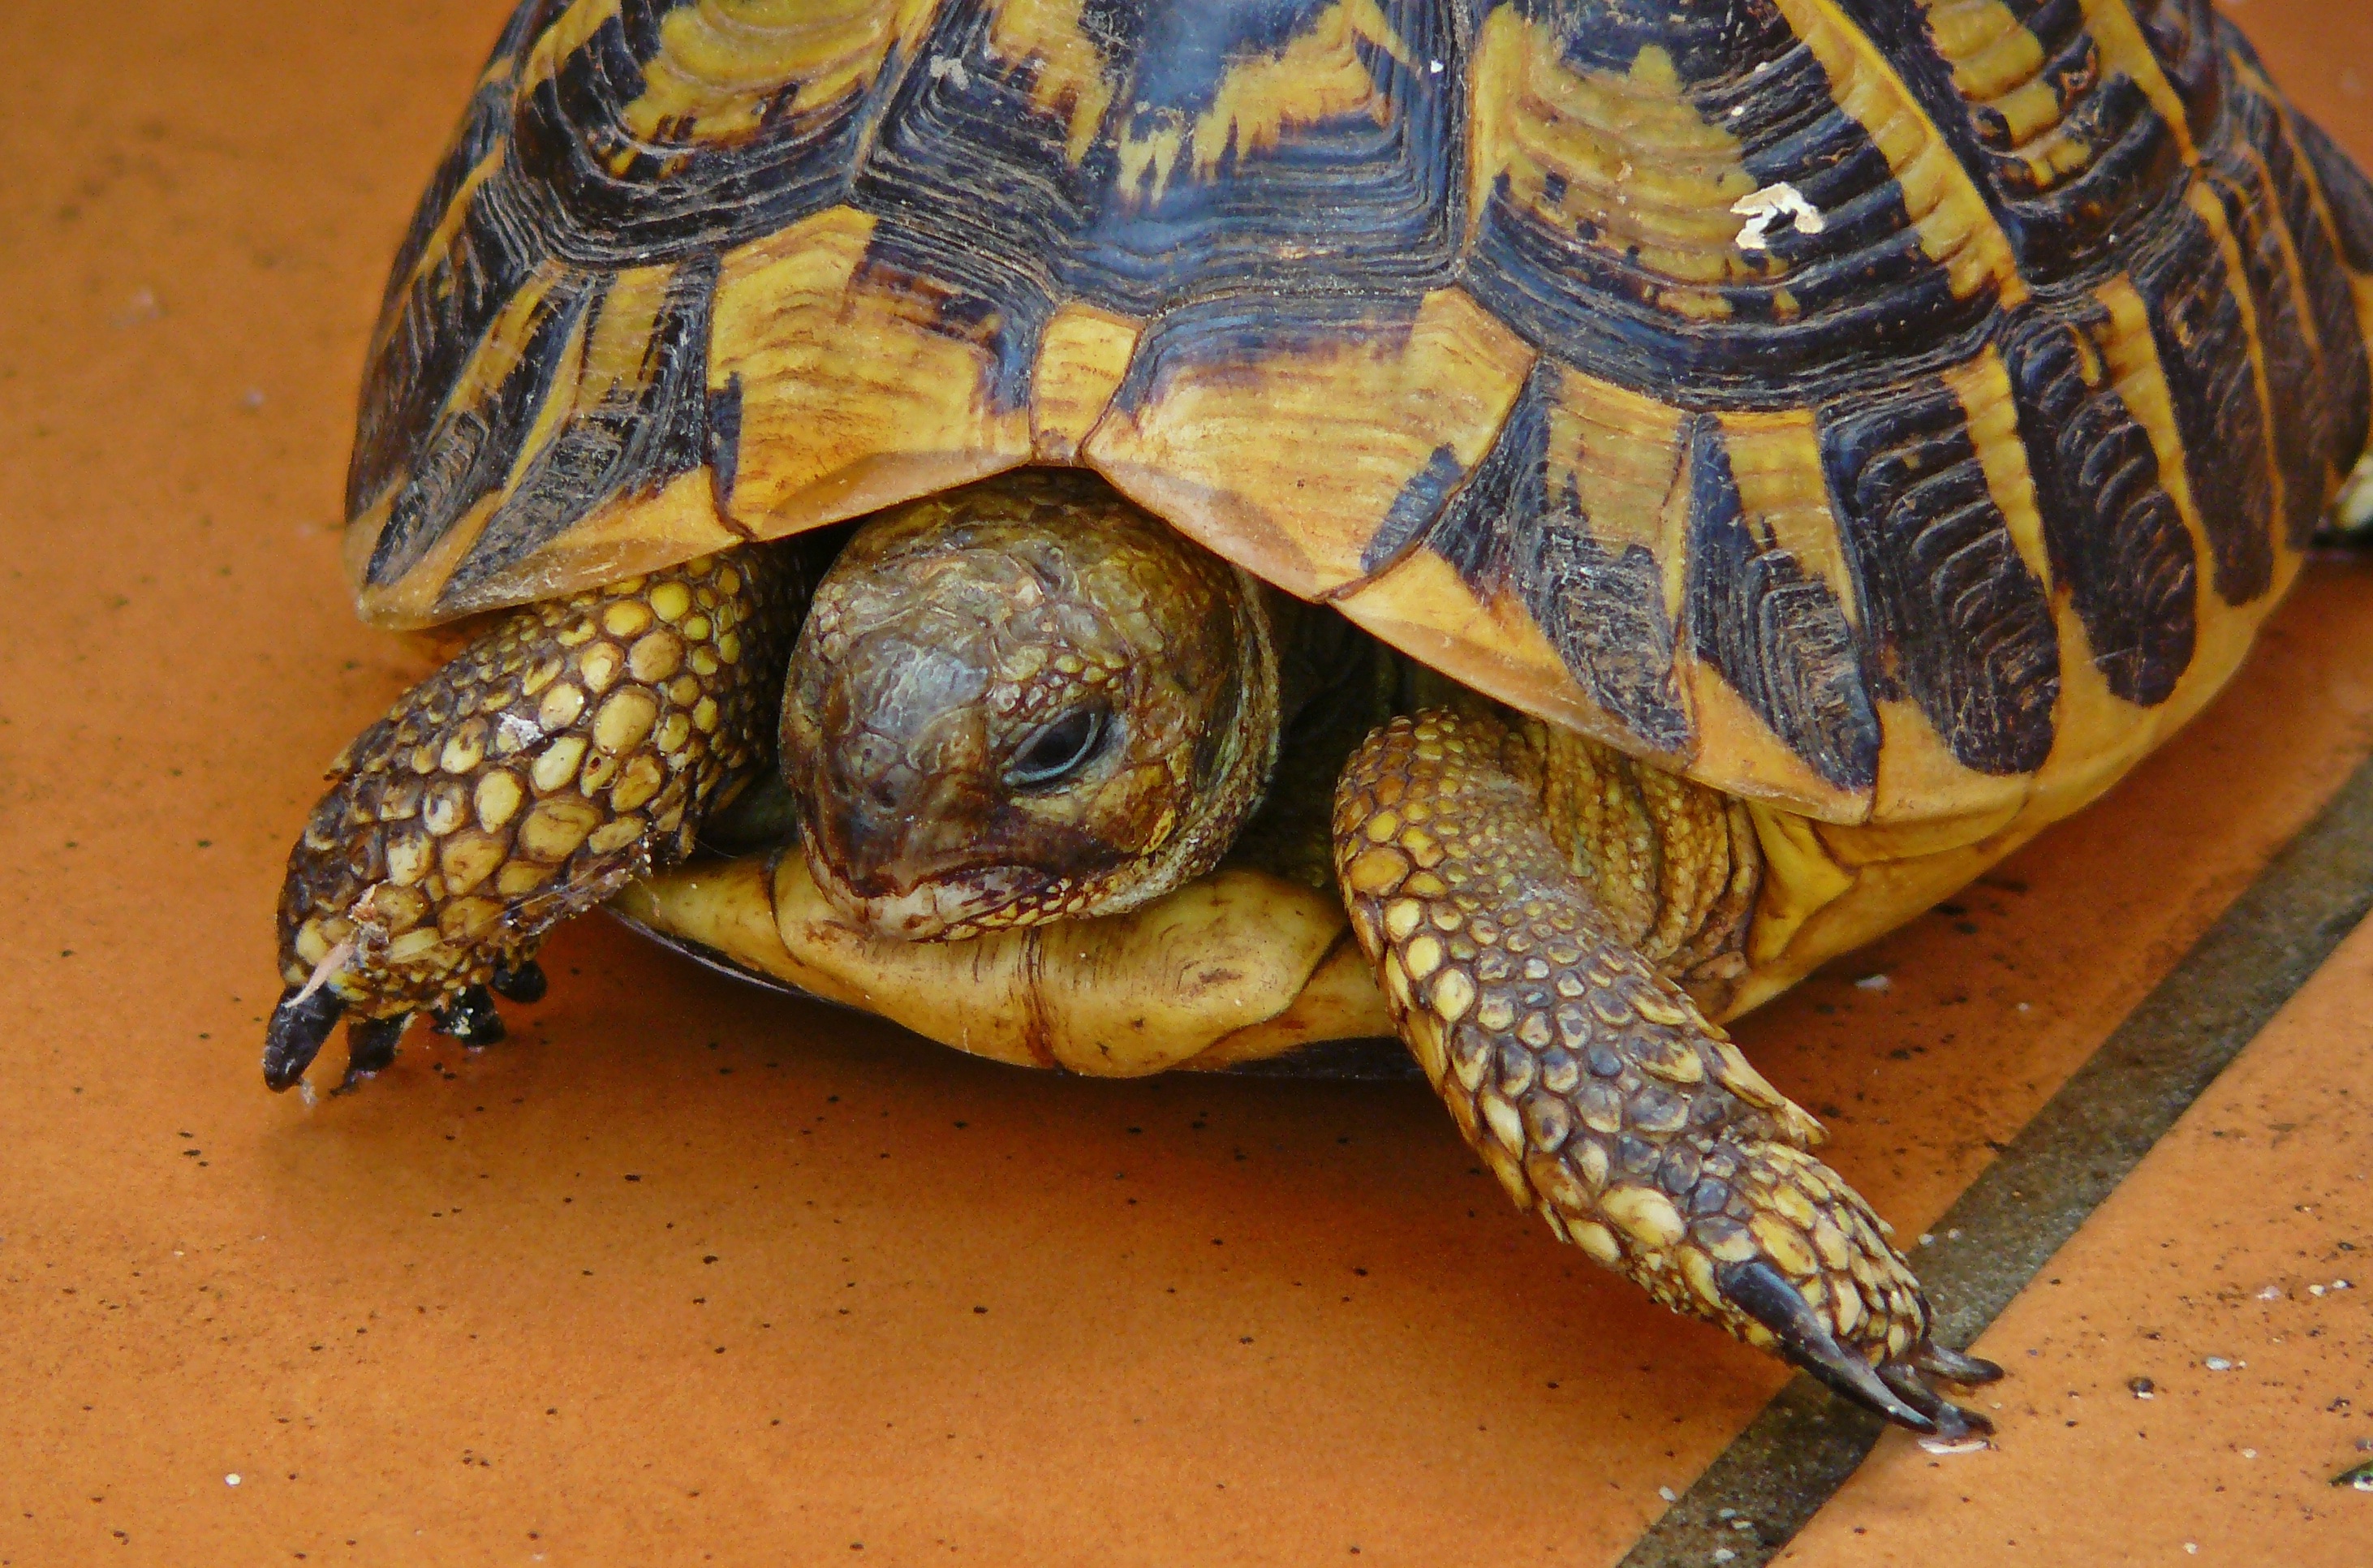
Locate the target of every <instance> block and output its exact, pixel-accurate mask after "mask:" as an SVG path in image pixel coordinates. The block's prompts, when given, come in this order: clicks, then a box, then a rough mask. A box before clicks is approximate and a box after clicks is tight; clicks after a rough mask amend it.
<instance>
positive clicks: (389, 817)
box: [264, 547, 806, 1089]
mask: <svg viewBox="0 0 2373 1568" xmlns="http://www.w3.org/2000/svg"><path fill="white" fill-rule="evenodd" d="M804 576H805V574H804V572H803V569H802V568H801V563H800V562H799V560H798V558H797V557H796V556H795V555H794V554H793V553H792V552H791V551H790V550H788V549H786V548H782V547H762V548H752V549H747V550H742V551H737V552H734V553H733V554H731V555H729V556H707V557H703V558H702V559H699V560H696V561H691V562H687V563H685V564H684V565H683V566H680V567H674V568H670V569H668V570H666V571H662V572H655V573H652V574H650V575H649V576H648V577H639V578H632V579H626V580H625V581H621V582H616V583H612V584H610V585H608V586H606V587H604V588H602V589H599V590H595V591H590V592H585V593H579V594H575V595H572V596H570V597H568V598H567V599H559V600H553V601H549V602H546V603H539V604H532V605H530V606H528V607H526V608H524V609H521V610H520V611H517V612H515V613H514V614H510V615H509V616H507V617H505V618H504V619H503V620H502V621H501V622H500V623H499V624H497V626H494V627H493V629H491V630H489V631H487V632H485V634H484V635H482V636H481V637H479V638H477V640H475V641H474V642H472V643H471V644H470V645H469V646H468V647H467V648H465V649H462V652H461V653H460V654H458V655H457V656H456V657H455V658H454V659H453V660H452V661H450V662H449V663H447V664H446V665H445V666H444V667H443V668H441V669H439V670H438V671H437V672H436V673H434V674H432V675H430V676H429V677H428V678H427V680H425V681H423V682H421V683H420V684H419V685H416V686H415V687H413V688H412V690H410V691H408V692H406V693H405V694H404V695H403V697H402V698H401V699H400V700H399V701H398V702H397V703H396V705H395V706H394V708H392V709H390V710H389V712H388V715H387V717H386V718H384V719H382V720H380V721H379V722H378V723H376V724H374V725H372V726H371V727H370V728H369V729H368V730H366V731H363V733H362V734H361V735H360V736H358V737H357V739H356V740H355V742H354V743H353V744H352V745H350V746H348V747H347V748H346V750H345V753H344V754H342V755H340V756H339V758H338V759H337V761H336V762H334V763H333V764H332V765H331V768H330V775H329V779H330V788H329V791H328V792H327V793H326V794H324V795H323V796H322V797H321V802H320V804H318V805H316V806H315V807H314V808H313V813H312V815H311V817H310V819H309V820H308V821H307V823H306V825H305V832H304V835H303V837H300V838H299V839H298V843H297V846H296V848H294V849H293V850H292V851H291V852H290V854H289V857H288V875H287V881H286V883H285V884H284V885H283V887H282V890H281V895H280V972H281V978H282V979H283V980H284V981H286V984H287V986H288V990H287V992H286V994H285V995H284V996H283V998H282V1000H281V1004H280V1006H279V1008H278V1009H277V1010H276V1011H275V1013H274V1014H273V1019H272V1024H271V1026H270V1029H269V1031H268V1034H267V1036H266V1044H265V1047H264V1079H265V1082H268V1083H270V1084H271V1086H272V1087H273V1088H275V1089H285V1088H287V1087H288V1086H289V1085H291V1084H293V1083H295V1082H297V1081H298V1079H299V1078H301V1077H302V1076H303V1075H304V1071H305V1069H306V1067H307V1066H308V1065H309V1064H310V1062H311V1060H312V1059H313V1056H314V1054H315V1052H317V1051H318V1050H319V1049H320V1048H321V1042H322V1041H323V1039H324V1038H325V1037H326V1036H328V1034H329V1031H330V1029H331V1027H332V1026H333V1024H335V1023H336V1021H337V1019H338V1017H339V1016H340V1015H341V1014H342V1013H343V1014H344V1015H345V1016H347V1017H348V1018H350V1019H352V1020H353V1024H352V1028H353V1031H354V1033H353V1035H352V1036H351V1038H350V1051H349V1056H350V1060H351V1065H350V1068H349V1082H351V1079H352V1076H353V1075H354V1074H355V1073H357V1072H368V1071H372V1070H374V1069H375V1068H377V1067H379V1066H383V1065H384V1064H385V1062H386V1060H387V1059H389V1058H390V1057H392V1054H393V1050H394V1046H395V1038H396V1036H398V1035H400V1034H401V1033H402V1031H403V1024H404V1023H405V1022H406V1021H407V1020H408V1019H409V1018H410V1017H411V1016H412V1015H413V1014H414V1013H417V1012H427V1013H431V1014H433V1015H435V1016H436V1017H437V1019H438V1024H439V1026H440V1027H441V1028H444V1029H445V1030H446V1031H447V1032H448V1033H451V1034H456V1035H459V1036H462V1038H464V1039H467V1040H471V1041H473V1042H477V1043H483V1042H484V1041H485V1040H488V1039H493V1038H497V1037H499V1036H500V1033H501V1023H500V1021H499V1019H498V1018H497V1016H496V1014H495V1012H494V1009H493V1005H492V1003H491V1002H490V1001H489V1000H488V999H487V996H486V992H485V987H487V986H488V985H490V984H491V985H493V986H494V987H495V988H496V989H497V990H499V991H502V992H503V993H504V994H507V995H510V996H514V997H517V998H518V999H520V1000H534V996H535V995H536V994H538V993H540V992H541V990H542V977H541V976H539V975H538V974H537V973H536V972H535V969H534V966H533V962H532V960H533V955H534V953H535V950H536V947H537V945H538V944H539V943H540V942H542V940H543V938H544V932H545V931H546V930H548V929H549V928H550V927H552V926H553V925H555V923H557V922H559V921H561V920H564V919H567V918H569V917H570V916H572V915H576V914H579V913H581V912H583V911H584V910H586V909H589V908H590V907H593V906H594V905H595V904H598V903H600V902H601V901H602V899H604V898H606V897H608V896H609V895H611V894H612V893H613V892H614V891H616V890H617V888H618V887H619V886H620V885H621V884H623V883H625V881H626V880H627V879H628V878H629V877H632V876H635V875H637V873H639V872H643V871H644V870H647V869H649V868H650V867H652V866H658V865H665V864H667V863H669V862H671V861H673V860H680V859H681V858H683V856H684V854H686V853H687V852H689V850H690V849H691V848H692V843H693V839H694V837H695V835H696V833H697V831H698V828H699V825H700V819H701V816H702V813H704V812H705V811H706V810H707V808H708V807H709V806H710V805H712V804H714V803H716V802H718V801H719V798H720V791H725V790H728V789H729V788H731V787H735V786H738V785H739V784H740V783H741V782H742V780H744V779H746V778H748V777H749V776H750V775H751V774H752V773H753V772H754V770H755V769H757V768H758V767H760V766H763V765H765V764H766V762H767V760H768V759H769V758H770V756H771V755H772V751H773V745H772V740H773V733H774V727H775V707H774V704H775V700H776V695H777V692H778V691H779V690H780V680H781V674H782V670H783V666H784V664H785V662H786V661H788V660H789V653H790V645H791V639H792V638H793V637H794V636H795V635H796V634H797V632H798V630H799V619H800V614H801V610H802V609H803V607H804V605H805V603H806V588H805V580H804ZM309 988H310V991H309Z"/></svg>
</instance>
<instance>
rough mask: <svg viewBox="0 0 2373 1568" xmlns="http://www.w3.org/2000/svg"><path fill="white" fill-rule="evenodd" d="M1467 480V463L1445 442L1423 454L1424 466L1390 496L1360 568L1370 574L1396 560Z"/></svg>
mask: <svg viewBox="0 0 2373 1568" xmlns="http://www.w3.org/2000/svg"><path fill="white" fill-rule="evenodd" d="M1466 481H1467V465H1466V464H1465V463H1463V462H1459V461H1458V454H1457V453H1456V452H1455V451H1452V450H1451V449H1450V447H1448V446H1447V445H1444V446H1438V447H1436V448H1434V449H1433V451H1432V452H1430V453H1428V454H1427V455H1426V460H1425V466H1424V467H1423V468H1420V469H1419V470H1418V471H1417V472H1416V473H1415V474H1410V475H1409V482H1408V483H1407V484H1405V485H1403V486H1401V487H1400V492H1399V494H1397V495H1396V496H1395V497H1393V504H1392V506H1391V507H1390V509H1387V510H1386V511H1385V520H1384V521H1383V522H1382V523H1381V524H1379V525H1378V526H1377V529H1376V532H1375V534H1374V537H1373V538H1371V539H1370V540H1369V541H1368V543H1367V544H1366V546H1365V547H1364V548H1363V549H1362V551H1361V552H1360V568H1361V569H1362V571H1365V572H1369V573H1372V574H1373V573H1375V572H1380V571H1382V570H1384V569H1385V568H1386V567H1388V566H1390V565H1391V564H1392V563H1393V562H1395V561H1397V560H1398V559H1399V558H1400V556H1401V553H1402V552H1403V551H1404V550H1406V549H1407V548H1408V547H1409V545H1410V544H1412V543H1414V542H1415V541H1416V540H1417V538H1418V536H1419V535H1420V534H1421V533H1423V532H1425V529H1426V525H1427V524H1428V523H1430V522H1432V521H1433V520H1434V519H1435V518H1436V517H1438V516H1440V515H1441V513H1442V509H1443V507H1444V505H1445V504H1446V503H1447V502H1448V501H1449V499H1450V497H1451V496H1452V495H1453V494H1454V493H1455V491H1456V490H1457V489H1458V487H1459V486H1461V485H1463V484H1465V483H1466Z"/></svg>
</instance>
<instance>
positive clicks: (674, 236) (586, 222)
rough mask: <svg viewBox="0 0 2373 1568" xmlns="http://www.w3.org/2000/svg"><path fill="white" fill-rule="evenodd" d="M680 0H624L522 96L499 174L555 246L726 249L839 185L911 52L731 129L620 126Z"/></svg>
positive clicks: (627, 254) (640, 256)
mask: <svg viewBox="0 0 2373 1568" xmlns="http://www.w3.org/2000/svg"><path fill="white" fill-rule="evenodd" d="M684 3H687V0H625V3H624V4H622V6H621V7H620V13H619V15H617V16H615V17H613V18H609V19H608V20H605V21H603V22H602V24H601V25H600V26H599V27H597V28H596V29H594V31H593V33H592V35H591V36H590V38H588V39H587V41H585V42H584V44H583V45H582V46H580V47H579V49H578V50H576V51H575V52H574V53H571V54H570V55H569V56H568V57H567V59H566V60H564V61H562V62H561V64H560V66H559V69H558V71H557V72H556V73H555V76H553V78H552V79H551V80H549V81H546V82H544V83H543V84H542V85H541V86H540V87H539V88H537V89H536V91H535V92H533V93H532V94H531V95H530V96H529V98H528V99H527V100H526V102H524V103H523V104H521V105H520V110H519V123H518V129H517V141H516V145H515V146H514V148H513V151H512V156H511V159H510V167H509V169H507V170H506V171H505V177H506V178H508V179H516V180H517V181H520V184H521V185H522V186H523V187H524V193H525V199H526V203H527V205H532V207H533V208H534V209H535V210H536V212H537V214H538V216H539V218H540V219H541V225H542V228H544V233H545V236H546V238H547V240H548V242H549V243H550V245H551V248H552V251H553V252H554V253H555V254H556V255H558V256H560V257H562V258H563V259H565V260H568V261H571V262H575V263H579V264H582V265H586V266H603V267H625V266H641V265H649V264H652V263H661V262H669V261H674V260H678V259H680V258H682V257H684V256H687V255H690V254H692V253H694V252H700V251H714V250H723V249H725V248H728V247H730V246H733V245H737V244H740V243H741V242H742V241H743V240H751V239H754V238H756V237H757V236H759V235H762V234H769V233H773V232H774V231H776V230H777V229H780V228H787V227H789V225H791V224H793V223H796V222H798V221H799V220H800V219H801V218H803V217H806V216H810V215H811V214H813V213H816V212H819V211H821V210H823V209H824V208H825V207H827V206H830V205H833V204H834V203H836V202H837V201H838V200H840V199H841V197H842V195H843V194H844V193H846V192H847V190H848V181H849V176H850V172H851V170H852V168H853V166H854V164H855V161H856V158H857V156H858V153H859V150H860V149H861V147H862V146H863V145H864V142H865V138H866V132H867V128H868V127H869V126H870V125H871V123H872V121H873V119H874V117H875V116H876V115H878V114H879V112H880V111H881V107H882V105H883V103H884V102H885V101H886V100H887V99H888V98H889V96H890V94H891V93H892V92H894V90H895V89H896V88H897V87H898V85H899V83H900V81H901V80H902V79H903V77H904V76H905V74H906V70H907V68H908V67H909V66H910V65H911V64H912V63H913V62H912V61H911V60H908V59H906V58H903V57H902V56H901V55H900V54H899V53H898V52H897V51H896V50H895V49H893V51H892V52H891V54H890V56H889V58H887V59H886V60H885V61H884V62H883V68H882V69H881V71H880V72H879V73H878V74H877V76H875V78H874V79H873V80H872V81H871V82H869V83H867V84H865V85H864V86H863V87H862V88H859V90H857V91H855V92H853V93H850V94H848V95H847V96H845V97H843V98H842V99H837V100H836V101H835V102H832V103H830V104H826V105H823V106H820V107H817V108H813V109H811V110H809V111H805V112H795V111H793V109H792V107H791V104H792V99H793V97H794V96H795V95H793V94H789V93H786V94H783V95H781V98H780V100H779V103H778V105H777V106H776V107H774V108H772V109H771V110H770V111H769V112H768V114H767V116H766V119H765V121H764V122H763V123H762V124H761V125H760V126H759V128H758V129H757V131H756V132H755V133H754V134H753V135H748V136H746V137H742V138H739V139H736V140H733V141H731V142H687V143H683V144H670V143H661V144H658V145H652V144H649V143H645V142H642V141H638V140H637V139H635V138H634V137H632V136H630V135H627V134H626V132H625V127H624V125H623V123H622V118H621V116H622V111H624V109H625V105H626V104H628V103H629V102H631V101H633V100H634V99H636V98H637V97H638V96H640V94H641V93H642V91H643V88H644V77H643V67H644V65H645V64H646V63H647V62H648V61H649V58H650V57H651V55H652V54H653V53H655V52H656V51H657V49H658V46H659V42H660V22H661V20H662V19H663V17H664V13H665V12H667V11H670V10H673V9H676V8H677V6H679V5H681V4H684Z"/></svg>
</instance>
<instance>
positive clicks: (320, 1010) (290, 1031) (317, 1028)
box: [263, 986, 346, 1094]
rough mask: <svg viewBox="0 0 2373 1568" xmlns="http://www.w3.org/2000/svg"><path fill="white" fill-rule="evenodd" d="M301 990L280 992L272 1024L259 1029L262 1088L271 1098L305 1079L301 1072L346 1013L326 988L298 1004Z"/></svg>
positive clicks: (291, 988)
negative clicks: (265, 1089)
mask: <svg viewBox="0 0 2373 1568" xmlns="http://www.w3.org/2000/svg"><path fill="white" fill-rule="evenodd" d="M301 989H302V988H301V987H298V986H291V987H289V988H288V989H286V991H284V992H282V993H281V996H280V1005H279V1006H277V1007H275V1008H274V1009H273V1010H272V1022H271V1023H269V1024H265V1025H264V1026H263V1084H264V1087H265V1088H267V1089H270V1090H271V1091H272V1092H273V1093H274V1094H279V1093H281V1092H282V1091H284V1090H286V1089H287V1088H289V1087H291V1086H292V1085H294V1084H295V1083H296V1082H297V1081H298V1080H299V1079H301V1078H303V1077H304V1076H305V1070H306V1069H307V1068H309V1067H310V1066H312V1065H313V1059H314V1058H315V1057H317V1056H319V1055H321V1042H322V1041H324V1040H326V1039H328V1038H329V1037H330V1031H331V1030H332V1029H333V1028H335V1027H337V1023H338V1015H339V1014H340V1013H342V1012H345V1010H346V1004H345V1002H344V1001H342V1000H339V997H338V993H337V992H335V991H333V990H332V989H330V988H329V987H327V986H319V987H316V988H315V989H314V991H313V994H312V995H311V996H309V997H306V998H305V999H304V1000H301V1001H300V1000H298V992H299V991H300V990H301Z"/></svg>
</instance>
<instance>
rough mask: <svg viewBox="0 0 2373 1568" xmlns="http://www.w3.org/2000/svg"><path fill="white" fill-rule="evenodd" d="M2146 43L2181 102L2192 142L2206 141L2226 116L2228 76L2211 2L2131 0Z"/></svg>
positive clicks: (2204, 0)
mask: <svg viewBox="0 0 2373 1568" xmlns="http://www.w3.org/2000/svg"><path fill="white" fill-rule="evenodd" d="M2128 3H2129V4H2130V5H2131V6H2132V7H2133V13H2134V19H2135V20H2136V21H2137V22H2139V23H2140V24H2141V25H2142V34H2143V41H2144V42H2145V44H2147V45H2148V46H2149V47H2150V52H2151V53H2152V54H2153V55H2155V56H2157V60H2158V64H2159V69H2160V70H2162V71H2164V72H2165V73H2166V74H2167V79H2168V84H2169V85H2170V86H2172V87H2173V88H2175V90H2176V93H2177V95H2178V96H2180V98H2181V99H2183V117H2184V119H2185V121H2186V122H2187V123H2189V124H2190V125H2191V127H2192V139H2193V140H2194V141H2195V142H2204V141H2206V140H2207V139H2208V137H2209V135H2210V133H2211V131H2212V129H2213V128H2214V127H2215V123H2216V119H2217V116H2218V115H2219V114H2220V113H2221V112H2223V98H2224V85H2225V73H2224V70H2223V64H2224V62H2223V59H2222V56H2221V54H2220V52H2219V50H2218V48H2217V41H2216V30H2217V29H2216V12H2215V6H2214V5H2213V0H2128Z"/></svg>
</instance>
